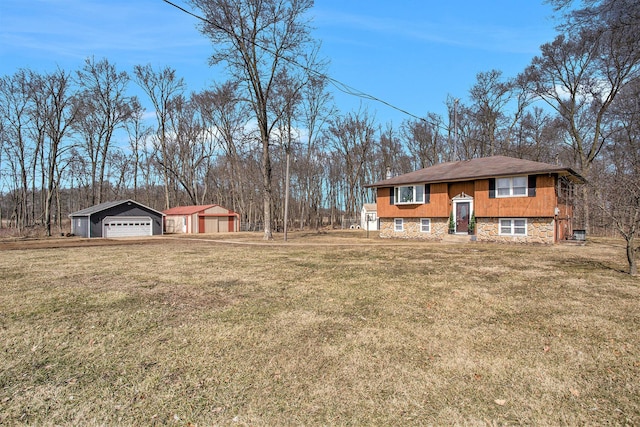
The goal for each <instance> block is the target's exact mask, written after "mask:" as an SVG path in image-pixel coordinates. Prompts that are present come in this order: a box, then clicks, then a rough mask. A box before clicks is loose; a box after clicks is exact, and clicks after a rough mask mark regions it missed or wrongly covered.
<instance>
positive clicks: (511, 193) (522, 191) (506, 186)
mask: <svg viewBox="0 0 640 427" xmlns="http://www.w3.org/2000/svg"><path fill="white" fill-rule="evenodd" d="M496 196H497V197H519V196H527V177H526V176H513V177H509V178H498V179H496Z"/></svg>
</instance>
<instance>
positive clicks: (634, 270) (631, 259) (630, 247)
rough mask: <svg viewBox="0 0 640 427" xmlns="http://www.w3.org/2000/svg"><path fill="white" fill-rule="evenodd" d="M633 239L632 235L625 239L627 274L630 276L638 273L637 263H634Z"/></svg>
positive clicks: (634, 249)
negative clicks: (627, 263)
mask: <svg viewBox="0 0 640 427" xmlns="http://www.w3.org/2000/svg"><path fill="white" fill-rule="evenodd" d="M635 252H636V248H635V239H634V238H633V236H631V237H629V238H628V239H627V261H628V262H629V274H630V275H631V276H637V275H638V265H637V263H636V254H635Z"/></svg>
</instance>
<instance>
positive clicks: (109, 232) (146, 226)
mask: <svg viewBox="0 0 640 427" xmlns="http://www.w3.org/2000/svg"><path fill="white" fill-rule="evenodd" d="M102 224H103V227H104V233H102V235H103V236H104V237H136V236H151V235H152V234H153V233H152V231H153V227H152V225H151V218H149V217H144V216H114V217H106V218H105V219H104V220H103V221H102Z"/></svg>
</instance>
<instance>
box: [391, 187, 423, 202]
mask: <svg viewBox="0 0 640 427" xmlns="http://www.w3.org/2000/svg"><path fill="white" fill-rule="evenodd" d="M425 190H427V191H425ZM393 199H394V202H393V203H394V204H396V205H402V204H406V205H409V204H418V203H429V193H428V184H427V185H426V186H425V185H403V186H400V187H394V189H393Z"/></svg>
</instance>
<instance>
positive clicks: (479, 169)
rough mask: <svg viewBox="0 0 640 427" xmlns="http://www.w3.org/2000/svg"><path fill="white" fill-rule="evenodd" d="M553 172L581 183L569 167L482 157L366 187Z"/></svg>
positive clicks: (437, 166)
mask: <svg viewBox="0 0 640 427" xmlns="http://www.w3.org/2000/svg"><path fill="white" fill-rule="evenodd" d="M541 173H557V174H559V175H567V176H570V177H573V178H574V179H576V180H578V181H584V178H582V177H581V176H580V175H579V174H577V173H576V172H575V171H573V170H572V169H570V168H566V167H562V166H558V165H552V164H549V163H541V162H533V161H531V160H522V159H516V158H513V157H506V156H493V157H482V158H477V159H471V160H462V161H458V162H448V163H440V164H437V165H434V166H431V167H428V168H424V169H420V170H417V171H414V172H410V173H406V174H404V175H398V176H395V177H393V178H389V179H384V180H382V181H378V182H375V183H373V184H370V185H368V186H367V187H374V188H375V187H386V186H393V185H403V184H417V183H425V184H428V183H437V182H456V181H469V180H475V179H484V178H492V177H497V176H510V175H526V174H541Z"/></svg>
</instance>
